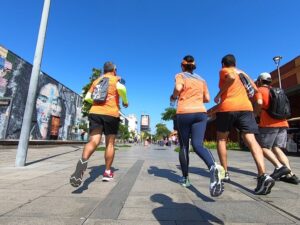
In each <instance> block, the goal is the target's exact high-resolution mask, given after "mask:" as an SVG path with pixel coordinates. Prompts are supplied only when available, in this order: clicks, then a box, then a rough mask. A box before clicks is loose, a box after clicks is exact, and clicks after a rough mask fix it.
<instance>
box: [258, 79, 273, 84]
mask: <svg viewBox="0 0 300 225" xmlns="http://www.w3.org/2000/svg"><path fill="white" fill-rule="evenodd" d="M260 82H261V84H265V85H270V84H271V83H272V81H271V80H262V79H260Z"/></svg>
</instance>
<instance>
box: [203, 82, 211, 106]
mask: <svg viewBox="0 0 300 225" xmlns="http://www.w3.org/2000/svg"><path fill="white" fill-rule="evenodd" d="M209 101H210V95H209V91H208V88H207V84H206V82H204V90H203V102H204V103H208V102H209Z"/></svg>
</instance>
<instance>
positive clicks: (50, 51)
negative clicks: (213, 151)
mask: <svg viewBox="0 0 300 225" xmlns="http://www.w3.org/2000/svg"><path fill="white" fill-rule="evenodd" d="M43 2H44V1H43V0H26V1H24V0H1V2H0V7H1V18H2V22H1V29H0V44H1V45H3V46H5V47H6V48H8V49H9V50H11V51H13V52H14V53H16V54H17V55H19V56H21V57H22V58H24V59H25V60H27V61H28V62H30V63H32V62H33V56H34V51H35V46H36V40H37V35H38V29H39V23H40V18H41V12H42V7H43ZM299 12H300V1H299V0H190V1H184V0H109V1H104V0H62V1H60V0H52V1H51V9H50V16H49V21H48V29H47V35H46V42H45V48H44V55H43V61H42V67H41V68H42V70H43V71H44V72H46V73H47V74H49V75H50V76H52V77H53V78H55V79H56V80H58V81H59V82H61V83H63V84H64V85H66V86H67V87H69V88H71V89H72V90H74V91H75V92H77V93H79V94H80V93H81V88H82V87H83V86H84V84H86V83H87V82H88V81H89V79H88V78H89V76H90V74H91V71H92V68H93V67H95V68H101V67H102V65H103V63H104V62H105V61H108V60H111V61H113V62H115V63H116V64H117V66H118V72H119V74H120V75H121V76H122V77H123V78H124V79H125V80H126V86H127V89H128V97H129V108H128V109H125V110H123V112H124V113H125V114H131V113H134V114H136V115H137V116H138V119H139V118H140V115H141V114H142V113H145V114H149V115H150V117H151V127H152V129H153V132H154V127H155V124H157V123H159V122H161V113H162V112H163V111H164V109H165V108H166V107H168V106H169V96H170V94H171V92H172V89H173V85H174V76H175V74H176V73H178V72H180V62H181V59H182V58H183V57H184V56H185V55H187V54H191V55H193V56H194V57H195V59H196V63H197V70H196V73H198V74H200V75H202V76H203V77H204V79H206V81H207V83H208V87H209V91H210V94H211V97H212V100H211V102H210V103H208V104H207V105H206V106H207V108H210V107H212V106H213V105H214V103H213V97H214V96H215V95H216V93H217V92H218V71H219V69H220V67H221V64H220V61H221V58H222V57H223V56H224V55H226V54H228V53H233V54H234V55H235V56H236V58H237V66H238V67H240V68H241V69H243V70H245V71H246V72H247V73H248V74H249V75H250V76H251V77H252V78H253V79H255V78H256V77H257V75H258V74H259V73H260V72H264V71H266V72H271V71H272V70H274V69H275V64H274V62H273V60H272V58H273V57H274V56H275V55H281V56H283V59H282V64H284V63H286V62H288V61H290V60H292V59H293V58H295V57H296V56H298V55H299V52H300V39H299V37H300V29H299V26H300V23H299V22H300V18H299ZM167 125H168V127H169V128H171V124H170V123H167Z"/></svg>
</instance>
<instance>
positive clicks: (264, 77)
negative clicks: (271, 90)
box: [257, 72, 272, 81]
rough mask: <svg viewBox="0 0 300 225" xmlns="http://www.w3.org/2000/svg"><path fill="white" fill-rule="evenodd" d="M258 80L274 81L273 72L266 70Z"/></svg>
mask: <svg viewBox="0 0 300 225" xmlns="http://www.w3.org/2000/svg"><path fill="white" fill-rule="evenodd" d="M257 80H266V81H272V77H271V74H269V73H267V72H264V73H261V74H260V75H259V76H258V78H257Z"/></svg>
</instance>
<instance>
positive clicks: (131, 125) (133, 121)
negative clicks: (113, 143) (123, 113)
mask: <svg viewBox="0 0 300 225" xmlns="http://www.w3.org/2000/svg"><path fill="white" fill-rule="evenodd" d="M127 119H128V130H129V132H134V133H135V135H137V134H138V121H137V117H136V115H134V114H129V115H128V116H127Z"/></svg>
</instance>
